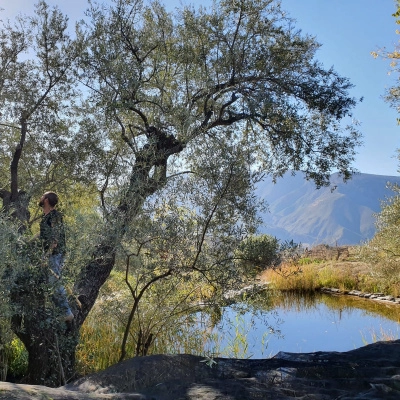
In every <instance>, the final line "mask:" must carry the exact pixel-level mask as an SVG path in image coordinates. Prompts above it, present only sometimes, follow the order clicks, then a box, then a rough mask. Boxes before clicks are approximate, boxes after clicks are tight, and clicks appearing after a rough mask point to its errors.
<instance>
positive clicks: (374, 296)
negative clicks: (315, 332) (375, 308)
mask: <svg viewBox="0 0 400 400" xmlns="http://www.w3.org/2000/svg"><path fill="white" fill-rule="evenodd" d="M319 291H320V292H322V293H328V294H336V295H338V294H343V295H348V296H357V297H361V298H363V299H369V300H374V301H380V302H385V303H389V304H398V305H400V297H393V296H390V295H385V294H384V293H366V292H362V291H360V290H340V289H338V288H329V287H323V288H321V289H319Z"/></svg>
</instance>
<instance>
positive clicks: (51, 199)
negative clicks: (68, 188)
mask: <svg viewBox="0 0 400 400" xmlns="http://www.w3.org/2000/svg"><path fill="white" fill-rule="evenodd" d="M46 200H47V201H48V203H49V206H50V207H55V205H56V204H57V203H58V196H57V194H56V193H54V192H46V193H44V194H43V196H42V197H41V198H40V201H39V206H40V207H43V206H44V205H45V201H46Z"/></svg>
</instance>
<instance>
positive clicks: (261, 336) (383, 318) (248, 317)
mask: <svg viewBox="0 0 400 400" xmlns="http://www.w3.org/2000/svg"><path fill="white" fill-rule="evenodd" d="M209 333H211V334H212V339H210V340H208V341H207V343H206V346H205V350H206V353H208V354H210V355H213V356H223V357H237V358H266V357H272V356H273V355H275V354H276V353H278V352H279V351H285V352H294V353H307V352H314V351H348V350H352V349H355V348H358V347H361V346H364V345H366V344H368V343H372V342H374V341H377V340H388V339H389V340H391V339H399V338H400V305H387V304H382V303H378V302H375V301H372V300H365V299H360V298H355V297H352V296H332V295H327V294H316V295H312V296H299V295H293V294H292V295H290V294H280V295H278V296H276V295H275V296H273V297H272V296H271V297H270V298H269V299H264V300H263V301H261V302H260V301H258V303H257V304H252V305H250V306H249V305H248V304H246V305H245V304H236V305H233V306H229V307H225V308H223V309H221V310H220V313H219V315H218V321H217V322H216V323H215V324H214V326H213V327H212V328H211V329H210V331H209Z"/></svg>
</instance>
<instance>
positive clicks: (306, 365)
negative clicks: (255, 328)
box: [0, 340, 400, 400]
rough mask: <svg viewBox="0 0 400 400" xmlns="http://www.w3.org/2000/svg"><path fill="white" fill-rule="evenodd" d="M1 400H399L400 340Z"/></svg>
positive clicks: (84, 383) (14, 390)
mask: <svg viewBox="0 0 400 400" xmlns="http://www.w3.org/2000/svg"><path fill="white" fill-rule="evenodd" d="M0 399H8V400H25V399H34V400H38V399H53V400H61V399H71V400H74V399H77V400H86V399H115V400H117V399H121V400H122V399H138V400H139V399H140V400H150V399H151V400H246V399H249V400H252V399H277V400H293V399H303V400H305V399H308V400H310V399H313V400H328V399H338V400H339V399H340V400H350V399H351V400H361V399H362V400H367V399H370V400H380V399H382V400H395V399H396V400H398V399H400V340H396V341H389V342H378V343H375V344H371V345H368V346H365V347H362V348H360V349H356V350H352V351H349V352H344V353H340V352H316V353H303V354H301V353H299V354H297V353H296V354H295V353H278V354H277V355H276V356H275V357H274V358H271V359H265V360H264V359H263V360H238V359H222V358H217V359H215V360H204V359H202V358H201V357H197V356H191V355H153V356H147V357H138V358H133V359H130V360H126V361H124V362H122V363H119V364H117V365H114V366H112V367H110V368H108V369H107V370H105V371H103V372H100V373H97V374H94V375H91V376H87V377H84V378H81V379H79V380H77V381H75V382H73V383H71V384H69V385H67V386H65V387H62V388H58V389H50V388H46V387H41V386H29V385H15V384H10V383H5V382H4V383H0Z"/></svg>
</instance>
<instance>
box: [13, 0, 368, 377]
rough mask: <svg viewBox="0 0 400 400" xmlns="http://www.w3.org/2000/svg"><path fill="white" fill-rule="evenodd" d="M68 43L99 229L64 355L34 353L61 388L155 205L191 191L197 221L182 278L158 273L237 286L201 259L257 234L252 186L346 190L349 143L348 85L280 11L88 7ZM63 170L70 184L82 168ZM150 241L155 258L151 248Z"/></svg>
mask: <svg viewBox="0 0 400 400" xmlns="http://www.w3.org/2000/svg"><path fill="white" fill-rule="evenodd" d="M77 42H78V43H80V44H81V45H80V46H81V47H80V50H79V52H80V53H79V66H78V67H79V69H78V70H77V74H78V76H77V78H76V79H77V81H76V82H78V80H79V82H80V83H82V84H84V85H85V87H86V89H85V91H84V93H85V95H87V98H86V99H85V101H84V102H83V103H82V105H81V107H80V108H79V109H76V110H74V111H76V117H75V118H76V122H77V124H78V126H77V127H76V130H75V132H77V135H76V140H77V143H80V142H79V140H82V138H89V139H90V140H91V141H90V144H91V145H90V146H89V147H81V150H82V153H83V155H84V156H85V160H88V161H87V163H86V164H85V163H83V168H84V169H83V171H85V170H86V167H88V168H89V167H90V168H92V169H91V172H92V174H91V176H92V177H93V180H92V182H93V183H94V184H97V185H98V190H99V193H100V195H101V203H100V207H99V210H101V211H102V212H103V216H104V221H105V224H106V229H104V230H103V231H102V232H101V235H99V236H98V242H97V243H96V245H95V246H93V249H92V250H91V257H90V260H89V261H88V262H87V263H85V264H84V265H82V266H81V270H80V273H79V275H78V276H77V278H76V281H75V284H74V289H73V290H74V293H75V294H76V295H77V296H78V297H79V301H80V303H79V305H80V307H75V308H74V315H75V319H74V327H73V330H72V331H70V332H69V333H68V335H69V336H68V335H67V336H68V337H67V339H68V338H69V339H68V340H69V342H68V340H67V342H68V343H69V345H66V346H65V347H62V348H59V346H58V347H57V346H54V340H55V339H57V340H59V339H60V337H62V336H65V335H64V334H63V332H61V331H60V330H59V331H58V332H57V335H56V336H49V335H50V334H49V332H46V333H45V334H42V333H40V332H35V334H36V335H38V336H36V337H40V338H41V340H36V341H35V343H36V344H40V343H46V345H45V346H44V347H43V346H41V347H40V351H41V352H43V348H45V349H46V351H47V354H49V353H51V352H52V351H53V354H55V353H57V352H58V353H57V354H59V355H60V357H59V359H60V360H61V361H64V360H67V361H68V362H69V368H70V369H68V368H63V371H64V372H65V374H68V376H67V378H68V377H69V376H70V374H72V373H73V358H74V351H75V347H74V346H75V344H76V341H77V336H78V332H79V328H80V326H81V325H82V324H83V322H84V321H85V319H86V317H87V315H88V313H89V312H90V310H91V309H92V307H93V305H94V303H95V302H96V299H97V297H98V294H99V290H100V288H101V287H102V285H103V284H104V282H105V281H106V279H107V278H108V276H109V275H110V272H111V271H112V269H113V268H114V266H115V261H116V257H117V255H118V251H119V250H120V249H121V246H122V244H123V243H124V241H127V240H128V242H130V243H131V242H132V237H131V236H129V235H130V234H131V232H132V229H133V228H132V227H135V226H143V224H142V225H140V221H142V220H143V218H144V216H145V210H147V209H149V204H151V202H152V201H157V199H160V198H162V197H160V196H163V194H166V193H167V195H168V196H169V197H170V198H171V197H172V198H173V196H175V195H176V194H178V193H179V196H177V197H178V198H180V199H181V201H182V206H183V205H184V204H185V199H186V197H188V196H189V195H190V194H191V193H194V194H195V196H196V197H195V198H194V200H193V202H192V203H191V204H192V205H194V206H195V208H194V210H196V207H203V211H204V212H202V213H199V216H201V215H202V216H203V219H201V218H200V217H199V218H200V219H199V220H198V221H197V222H196V224H198V226H199V229H198V230H195V231H193V235H194V236H193V237H194V238H195V240H194V241H193V242H192V243H193V245H192V247H193V248H192V249H191V251H192V252H191V253H190V257H188V259H191V260H192V262H189V263H187V264H185V266H184V270H185V272H184V270H182V269H180V268H176V265H174V264H164V267H165V268H166V271H168V268H172V270H173V271H176V273H179V274H183V273H187V274H190V273H200V274H202V275H203V276H205V277H207V279H211V280H215V277H217V278H223V277H224V276H223V275H224V274H227V273H228V272H229V274H231V275H233V274H234V271H233V270H232V269H231V268H233V266H231V268H225V264H223V263H218V262H214V263H213V261H212V259H208V257H209V256H208V255H209V254H214V258H213V259H214V260H222V259H223V257H227V258H232V251H233V249H234V246H236V245H237V243H238V238H239V237H241V238H243V237H245V236H246V235H247V234H250V233H254V230H255V227H256V225H257V220H256V218H255V208H254V207H253V204H255V203H254V197H253V196H254V195H253V194H252V189H253V186H254V184H255V183H256V182H257V181H259V180H260V179H262V177H263V176H265V175H266V174H268V175H271V176H272V177H273V178H274V179H277V178H279V177H280V176H281V175H282V174H283V173H285V172H286V171H287V170H289V169H290V170H293V171H303V172H304V173H305V176H306V178H307V179H312V180H314V181H315V183H316V185H317V187H318V186H322V185H326V184H328V183H329V175H330V173H331V172H332V170H337V171H339V173H340V174H341V175H342V176H343V178H344V179H348V178H349V177H350V176H351V173H352V172H353V170H352V167H351V163H352V161H353V160H354V155H355V148H356V146H357V145H358V144H359V139H360V135H359V133H358V131H357V129H356V128H355V127H354V126H353V125H352V122H351V110H352V108H353V107H354V106H355V104H356V100H355V99H354V98H352V97H351V96H350V94H349V91H350V89H351V87H352V85H351V84H350V82H349V81H348V79H346V78H343V77H341V76H339V75H338V74H337V73H336V72H335V71H334V70H333V69H332V68H328V69H326V68H324V66H322V65H321V64H320V63H319V62H318V61H317V60H316V59H315V53H316V50H317V49H318V48H319V44H318V43H317V42H316V41H315V39H314V38H312V37H310V36H307V35H304V34H302V33H301V31H299V30H297V29H296V28H295V27H294V23H293V21H292V20H290V19H289V18H288V17H287V16H286V13H285V12H284V11H283V10H281V8H280V5H279V2H276V1H273V0H221V1H217V2H214V3H213V5H212V6H211V7H210V8H204V7H199V8H198V9H196V8H195V7H193V6H187V7H182V8H181V9H179V10H176V11H174V12H167V10H166V9H165V7H164V6H163V5H162V4H160V3H159V2H157V1H154V2H143V1H140V0H115V1H114V2H113V4H112V5H111V6H110V7H106V6H97V5H96V4H92V5H91V7H90V9H89V10H88V13H87V20H86V24H85V25H83V26H81V27H80V28H79V29H78V31H77ZM60 57H61V55H60ZM50 115H51V114H50ZM70 164H72V163H70ZM72 165H73V166H74V168H72V170H73V171H72V172H74V173H76V172H77V171H79V168H82V165H81V164H72ZM75 166H76V168H75ZM78 167H79V168H78ZM72 172H71V173H72ZM179 179H181V180H180V181H179V185H177V182H178V180H179ZM170 188H174V190H172V189H171V190H170ZM188 213H190V211H188ZM154 216H155V214H152V215H149V218H154ZM155 220H157V219H155ZM232 221H233V222H234V223H233V224H232ZM187 222H188V223H189V220H188V221H187ZM241 223H242V224H247V227H246V229H244V230H243V232H240V227H241ZM232 230H237V231H236V232H234V234H230V233H232ZM146 235H148V232H147V233H146V229H143V230H142V231H141V232H138V233H136V234H135V236H134V237H135V243H136V244H137V243H145V242H146ZM148 243H149V244H148V245H149V246H150V244H153V245H155V244H157V246H156V251H160V248H159V246H160V243H162V241H161V242H157V241H151V242H148ZM150 247H151V246H150ZM204 250H207V252H204V253H203V251H204ZM203 254H204V255H203ZM207 254H208V255H207ZM193 255H194V258H193ZM217 256H218V257H217ZM203 257H204V258H203ZM193 260H195V261H196V262H193ZM202 260H204V262H203V261H202ZM171 273H172V272H171ZM225 281H226V280H225ZM38 318H40V317H38ZM16 319H18V315H16ZM27 332H29V330H27ZM49 337H50V338H51V337H52V338H53V341H52V340H50V341H49ZM23 339H24V343H25V345H26V346H27V348H28V351H29V352H30V354H32V357H31V358H30V362H31V363H30V371H31V374H30V375H29V379H30V381H31V382H33V383H42V382H50V383H52V384H55V383H54V381H53V382H52V381H51V380H50V379H49V376H50V375H51V363H50V364H48V361H49V359H50V357H47V359H46V357H43V355H42V354H40V357H39V354H37V353H35V349H36V350H38V351H39V347H34V346H33V347H32V346H31V347H30V346H29V344H30V342H31V341H32V339H31V338H30V336H29V335H28V334H25V335H24V336H23ZM54 349H57V352H54ZM34 354H37V355H38V356H37V357H34ZM55 359H56V360H57V358H55ZM53 367H54V364H53ZM34 370H35V371H37V372H38V373H36V374H34V373H33V371H34Z"/></svg>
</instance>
